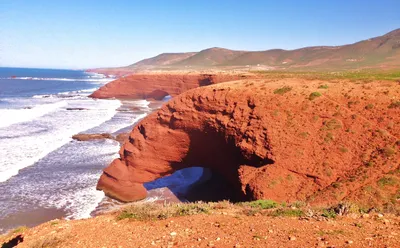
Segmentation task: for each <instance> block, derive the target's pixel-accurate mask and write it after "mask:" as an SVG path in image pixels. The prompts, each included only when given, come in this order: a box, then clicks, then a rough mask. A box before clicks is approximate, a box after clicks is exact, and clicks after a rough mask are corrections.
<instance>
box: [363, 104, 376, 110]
mask: <svg viewBox="0 0 400 248" xmlns="http://www.w3.org/2000/svg"><path fill="white" fill-rule="evenodd" d="M373 108H374V105H373V104H371V103H370V104H368V105H367V106H365V109H367V110H370V109H373Z"/></svg>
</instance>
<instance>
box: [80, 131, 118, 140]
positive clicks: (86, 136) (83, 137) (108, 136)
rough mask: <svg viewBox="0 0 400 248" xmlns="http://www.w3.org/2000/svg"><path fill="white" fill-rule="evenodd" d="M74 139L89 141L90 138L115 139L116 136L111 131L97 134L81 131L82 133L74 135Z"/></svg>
mask: <svg viewBox="0 0 400 248" xmlns="http://www.w3.org/2000/svg"><path fill="white" fill-rule="evenodd" d="M72 139H74V140H77V141H89V140H98V139H114V136H112V135H111V134H109V133H96V134H85V133H80V134H75V135H73V136H72Z"/></svg>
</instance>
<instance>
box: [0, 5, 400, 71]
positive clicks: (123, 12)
mask: <svg viewBox="0 0 400 248" xmlns="http://www.w3.org/2000/svg"><path fill="white" fill-rule="evenodd" d="M399 10H400V1H399V0H379V1H377V0H368V1H365V0H363V1H361V0H335V1H323V0H308V1H298V0H280V1H269V0H254V1H251V0H247V1H244V0H241V1H236V0H213V1H208V0H202V1H197V0H169V1H166V0H164V1H162V0H153V1H152V0H146V1H145V0H141V1H135V0H113V1H111V0H96V1H94V0H79V1H78V0H69V1H64V0H0V37H1V39H0V66H2V67H31V68H32V67H33V68H68V69H85V68H98V67H115V66H126V65H129V64H133V63H134V62H137V61H139V60H142V59H144V58H149V57H153V56H156V55H158V54H160V53H164V52H192V51H200V50H203V49H206V48H210V47H223V48H228V49H234V50H252V51H257V50H268V49H274V48H282V49H296V48H301V47H306V46H320V45H343V44H349V43H354V42H357V41H360V40H364V39H368V38H371V37H375V36H380V35H383V34H385V33H388V32H390V31H392V30H394V29H397V28H400V12H399Z"/></svg>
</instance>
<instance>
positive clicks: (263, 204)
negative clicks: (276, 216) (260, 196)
mask: <svg viewBox="0 0 400 248" xmlns="http://www.w3.org/2000/svg"><path fill="white" fill-rule="evenodd" d="M248 205H249V206H250V207H252V208H261V209H271V208H276V207H277V206H278V203H277V202H275V201H272V200H257V201H252V202H249V203H248Z"/></svg>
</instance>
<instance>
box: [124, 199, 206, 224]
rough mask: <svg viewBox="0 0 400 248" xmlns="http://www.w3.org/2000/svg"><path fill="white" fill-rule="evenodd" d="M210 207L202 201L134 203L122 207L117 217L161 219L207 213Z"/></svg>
mask: <svg viewBox="0 0 400 248" xmlns="http://www.w3.org/2000/svg"><path fill="white" fill-rule="evenodd" d="M211 207H212V206H211V205H209V204H207V203H202V202H198V203H187V204H184V203H178V204H169V205H164V206H161V207H160V206H158V205H155V204H135V205H132V206H130V207H128V208H126V209H124V210H123V211H122V212H121V213H120V214H119V215H118V216H117V219H118V220H123V219H135V220H162V219H167V218H169V217H176V216H186V215H194V214H207V213H209V210H210V208H211Z"/></svg>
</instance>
